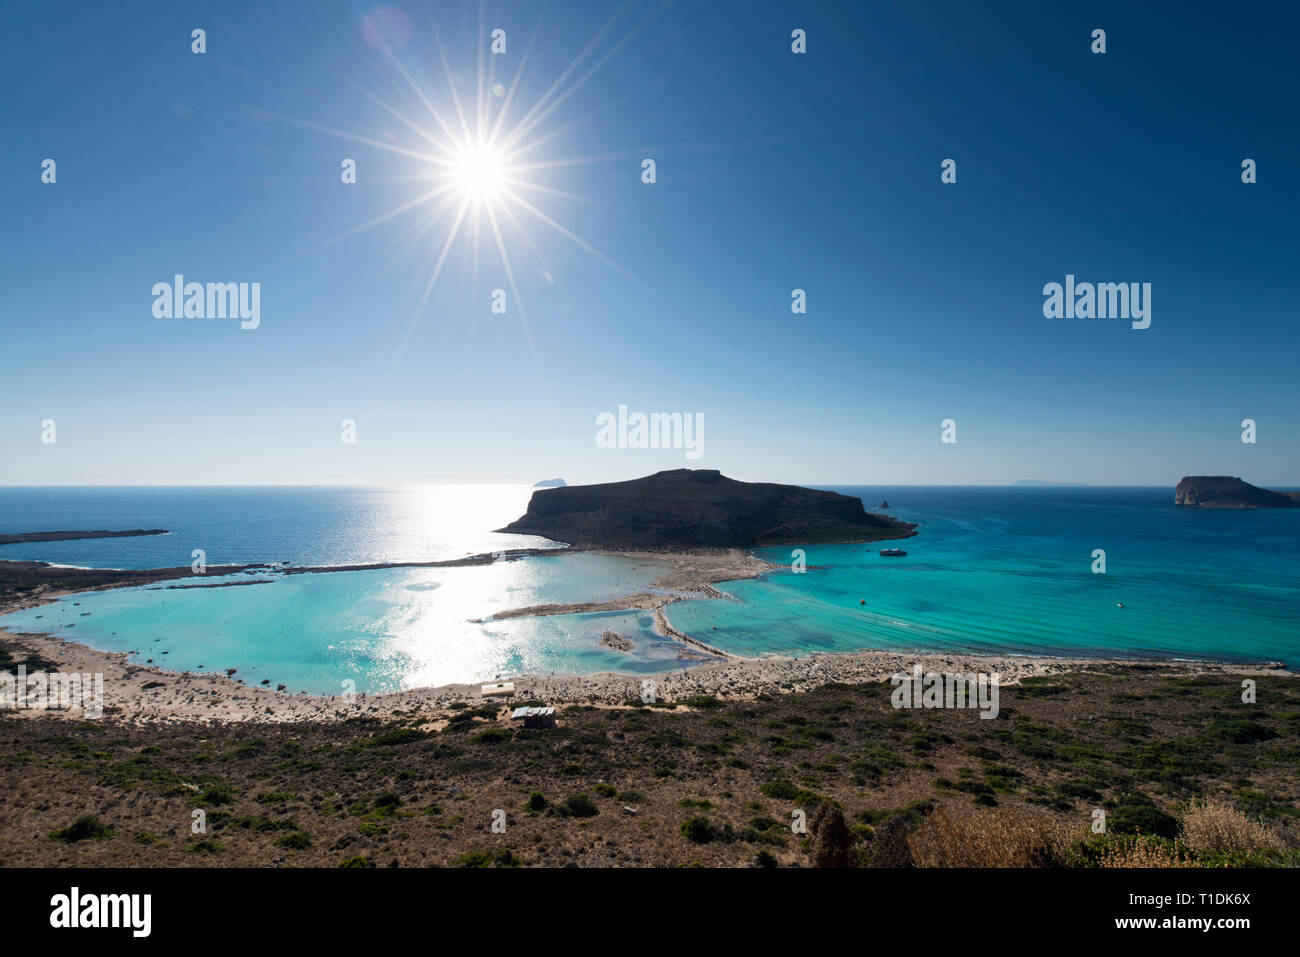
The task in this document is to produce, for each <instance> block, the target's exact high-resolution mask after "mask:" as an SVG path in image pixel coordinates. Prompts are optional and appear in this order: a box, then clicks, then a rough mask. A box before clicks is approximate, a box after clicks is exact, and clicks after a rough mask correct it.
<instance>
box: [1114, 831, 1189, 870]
mask: <svg viewBox="0 0 1300 957" xmlns="http://www.w3.org/2000/svg"><path fill="white" fill-rule="evenodd" d="M1097 866H1098V867H1109V868H1116V867H1196V866H1197V865H1196V862H1195V861H1193V860H1191V859H1190V857H1189V856H1188V849H1187V847H1186V846H1184V845H1183V844H1182V843H1181V842H1178V841H1173V842H1170V841H1167V840H1161V839H1160V838H1157V837H1149V836H1146V835H1142V834H1139V835H1137V836H1136V837H1122V838H1120V839H1119V840H1118V841H1116V843H1114V844H1112V845H1110V846H1109V847H1106V848H1105V849H1103V850H1102V852H1101V855H1100V857H1099V858H1098V860H1097Z"/></svg>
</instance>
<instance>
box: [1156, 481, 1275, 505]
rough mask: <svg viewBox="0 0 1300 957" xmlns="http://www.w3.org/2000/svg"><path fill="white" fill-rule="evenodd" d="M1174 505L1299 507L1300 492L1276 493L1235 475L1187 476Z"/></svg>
mask: <svg viewBox="0 0 1300 957" xmlns="http://www.w3.org/2000/svg"><path fill="white" fill-rule="evenodd" d="M1174 504H1175V505H1181V506H1183V507H1185V508H1300V492H1273V491H1270V490H1269V489H1266V488H1259V487H1258V486H1255V485H1251V484H1250V483H1249V482H1243V481H1242V480H1241V479H1239V478H1236V477H1235V476H1232V475H1187V476H1184V477H1183V478H1181V479H1179V480H1178V487H1177V488H1176V489H1174Z"/></svg>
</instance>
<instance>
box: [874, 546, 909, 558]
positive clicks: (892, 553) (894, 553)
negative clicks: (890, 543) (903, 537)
mask: <svg viewBox="0 0 1300 957" xmlns="http://www.w3.org/2000/svg"><path fill="white" fill-rule="evenodd" d="M880 554H882V555H884V556H885V557H886V558H901V557H902V556H904V555H906V554H907V552H905V551H903V550H902V549H901V548H882V549H881V550H880Z"/></svg>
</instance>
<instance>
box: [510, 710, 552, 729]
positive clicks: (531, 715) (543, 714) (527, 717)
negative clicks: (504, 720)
mask: <svg viewBox="0 0 1300 957" xmlns="http://www.w3.org/2000/svg"><path fill="white" fill-rule="evenodd" d="M510 720H512V721H522V722H523V723H524V727H525V728H553V727H555V709H554V708H515V710H514V713H513V714H511V715H510Z"/></svg>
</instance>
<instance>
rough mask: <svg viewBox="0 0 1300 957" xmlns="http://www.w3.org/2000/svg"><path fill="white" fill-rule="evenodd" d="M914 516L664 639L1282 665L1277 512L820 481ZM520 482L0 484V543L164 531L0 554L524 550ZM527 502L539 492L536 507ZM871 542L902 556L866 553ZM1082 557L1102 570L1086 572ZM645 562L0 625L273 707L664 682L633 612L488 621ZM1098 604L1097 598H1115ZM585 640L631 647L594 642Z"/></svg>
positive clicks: (1290, 628) (1112, 494)
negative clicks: (51, 533)
mask: <svg viewBox="0 0 1300 957" xmlns="http://www.w3.org/2000/svg"><path fill="white" fill-rule="evenodd" d="M823 487H830V488H833V489H834V490H835V491H840V492H844V493H846V494H851V495H857V496H860V497H861V498H862V500H863V502H864V503H865V504H866V506H867V508H868V510H869V511H875V510H877V509H876V506H877V505H878V504H879V503H880V502H881V501H882V500H888V501H889V503H890V509H889V513H890V514H893V515H895V516H897V517H899V518H902V519H905V520H907V521H911V522H917V523H919V524H920V528H919V529H918V531H919V534H918V535H917V536H915V537H914V538H910V539H906V540H904V541H900V542H890V543H884V545H881V544H877V545H875V546H860V545H859V546H848V545H842V546H811V547H807V548H805V549H804V552H805V562H806V565H807V567H806V570H804V571H802V572H796V571H795V570H794V569H793V568H792V567H791V566H792V562H793V558H794V556H793V554H792V553H793V548H779V549H761V550H759V551H758V554H760V555H761V556H762V557H764V558H767V559H768V560H769V561H772V562H775V563H777V564H778V565H780V566H781V567H779V568H778V569H776V570H775V571H773V572H771V573H769V574H767V575H765V576H764V577H763V578H761V579H759V580H756V581H741V582H732V583H728V584H726V585H724V586H722V588H723V590H724V591H726V592H727V593H729V594H730V595H732V596H733V597H734V598H735V599H737V600H735V601H723V600H701V599H692V600H688V601H683V602H678V603H675V604H673V605H672V606H670V607H669V609H668V617H669V619H670V620H671V621H672V622H673V623H674V624H675V625H676V626H677V627H679V628H681V629H682V630H684V631H686V632H688V633H691V634H696V635H698V636H699V637H701V638H703V639H704V640H706V641H708V642H710V643H711V644H714V645H717V646H718V647H721V648H723V649H725V650H728V651H731V652H734V653H736V654H741V655H760V654H774V653H781V654H790V653H794V654H807V653H812V652H835V651H850V650H858V649H863V648H889V649H899V650H918V651H919V650H965V651H984V652H1020V653H1035V654H1054V655H1096V656H1121V657H1124V656H1131V657H1181V658H1216V659H1224V660H1261V659H1269V660H1273V659H1276V660H1282V661H1286V662H1288V663H1289V664H1291V665H1292V666H1295V665H1297V664H1300V509H1296V510H1280V511H1266V510H1260V511H1197V510H1179V509H1175V508H1174V507H1173V489H1172V488H1073V487H1071V488H1058V487H1008V488H1003V487H974V488H958V487H916V486H910V487H909V486H903V487H879V486H867V487H860V486H852V487H831V486H823ZM530 494H531V490H530V489H528V488H526V487H522V486H461V487H457V486H434V487H422V488H400V489H343V488H267V489H259V488H233V489H221V488H201V489H200V488H183V489H178V488H162V489H157V488H127V489H87V488H41V489H31V488H4V489H0V532H22V531H44V530H56V529H125V528H167V529H169V530H171V534H169V535H165V536H157V537H147V538H125V539H99V540H84V541H72V542H52V543H44V544H33V545H9V546H0V559H37V560H42V561H49V562H56V563H60V564H68V565H83V566H91V567H115V568H147V567H158V566H176V565H189V564H190V562H191V553H192V550H193V549H195V548H202V549H204V551H205V553H206V558H207V562H208V564H210V565H215V564H225V563H240V564H242V563H251V562H282V561H290V562H293V563H294V564H299V565H304V564H308V565H333V564H354V563H369V562H382V561H428V560H441V559H448V558H456V557H461V556H464V555H467V554H476V553H481V552H490V551H495V550H501V549H507V548H518V547H526V546H540V545H548V544H554V543H547V542H545V541H543V540H541V539H537V538H533V537H530V536H506V535H498V534H495V533H493V532H492V531H491V529H493V528H498V527H500V526H502V525H504V524H506V523H507V522H509V521H511V520H513V519H514V518H516V517H518V516H519V515H520V514H522V512H523V510H524V507H525V506H526V503H527V500H528V496H529V495H530ZM543 494H545V493H543ZM885 545H897V546H900V547H902V548H904V549H906V550H907V552H908V555H907V556H906V557H903V558H885V557H882V556H880V555H879V550H880V548H881V547H884V546H885ZM1095 549H1102V550H1104V551H1105V560H1106V570H1105V573H1104V574H1097V573H1094V572H1093V566H1094V562H1095V559H1094V557H1093V552H1094V550H1095ZM663 570H664V569H663V568H662V566H660V565H658V564H657V563H655V562H644V561H636V560H632V559H628V558H615V557H607V556H597V555H590V554H571V555H566V554H563V553H562V552H559V551H557V554H556V555H555V556H553V557H552V556H544V557H536V558H527V559H522V560H518V561H511V562H498V563H495V564H493V565H488V566H475V567H465V568H435V569H389V570H374V571H362V572H337V573H329V574H315V575H293V576H278V575H273V574H271V575H268V574H259V575H257V576H251V577H249V578H248V579H247V580H250V581H251V580H257V581H264V582H265V583H263V584H256V585H249V586H246V587H237V588H197V589H195V588H191V589H179V588H166V587H162V586H158V585H153V586H147V587H141V588H130V589H117V590H112V591H106V592H96V593H87V594H84V595H79V596H75V597H73V598H69V599H65V600H63V601H60V602H57V603H55V604H52V605H47V606H45V607H43V608H39V609H33V610H29V611H25V612H19V613H16V614H12V615H8V616H4V617H3V618H0V627H5V628H9V629H11V630H26V631H50V632H52V633H54V634H58V635H62V636H64V637H68V638H71V639H74V640H78V641H83V642H85V643H87V644H90V645H92V646H95V647H99V648H105V649H108V650H114V651H130V652H134V655H133V657H134V658H135V659H136V660H139V661H142V662H143V661H148V660H150V659H152V660H153V662H154V664H157V665H162V666H165V667H169V668H174V669H177V670H183V669H195V668H198V666H199V665H202V666H203V668H204V669H205V670H222V669H226V668H236V669H238V675H239V676H240V677H242V678H244V680H246V681H248V682H249V683H250V684H254V683H258V682H260V681H261V680H263V679H267V680H270V681H271V682H272V683H273V684H279V683H283V684H286V685H287V686H288V687H289V689H290V690H293V691H299V690H307V691H313V692H333V691H337V690H339V688H340V686H341V681H342V680H343V679H352V680H354V681H356V683H357V689H358V690H366V691H380V690H392V689H396V688H403V687H408V688H409V687H418V686H421V685H429V684H441V683H444V682H450V681H470V680H483V679H489V678H492V677H494V676H495V675H497V674H503V675H504V674H510V675H514V674H524V673H533V674H583V673H591V672H594V671H604V670H612V671H621V672H626V673H629V674H639V673H653V672H657V671H663V670H667V669H673V668H681V667H689V666H690V662H687V661H683V660H681V659H678V658H677V652H678V650H679V649H678V646H677V645H676V644H675V643H674V642H672V641H669V640H667V639H664V638H662V637H661V636H658V635H656V634H655V633H654V631H653V627H652V625H653V622H652V621H651V620H650V618H649V616H647V615H643V614H638V613H625V612H618V613H601V614H591V615H564V616H552V617H545V618H523V619H507V620H502V621H493V620H492V619H491V615H492V614H493V613H494V612H499V611H503V610H506V609H510V608H518V607H523V606H528V605H537V604H547V603H553V602H576V601H584V600H600V599H605V598H613V597H616V596H617V595H621V594H626V593H628V592H632V591H638V590H643V589H645V588H647V587H648V585H649V582H651V581H652V580H654V578H656V577H657V576H658V575H659V574H660V573H661V572H662V571H663ZM1121 605H1122V607H1121ZM605 630H613V631H617V632H619V633H620V634H623V635H625V636H627V637H628V638H630V639H632V641H633V643H634V645H635V650H634V651H633V652H632V653H631V654H630V655H628V654H623V653H621V652H616V651H613V650H611V649H608V648H604V647H601V646H600V645H599V644H598V642H599V639H600V636H601V634H602V632H603V631H605Z"/></svg>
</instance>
